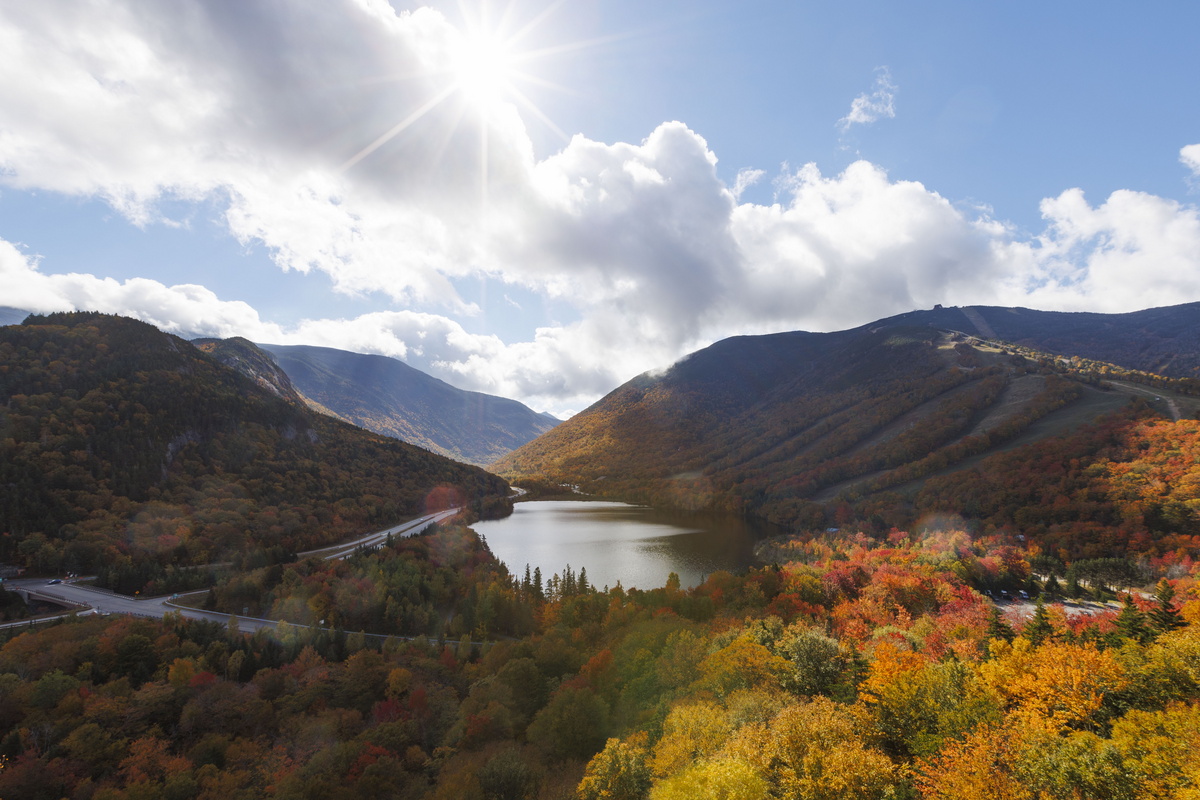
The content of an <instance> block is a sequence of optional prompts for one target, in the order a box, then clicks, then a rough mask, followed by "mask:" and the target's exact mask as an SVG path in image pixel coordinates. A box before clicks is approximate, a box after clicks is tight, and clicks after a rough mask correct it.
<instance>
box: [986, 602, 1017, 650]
mask: <svg viewBox="0 0 1200 800" xmlns="http://www.w3.org/2000/svg"><path fill="white" fill-rule="evenodd" d="M987 638H988V639H989V640H990V639H1003V640H1004V641H1006V642H1011V641H1012V640H1013V639H1015V638H1016V634H1015V633H1014V632H1013V629H1012V626H1011V625H1009V624H1008V623H1007V622H1005V621H1004V617H1003V616H1002V615H1001V614H1000V609H999V608H997V607H996V606H992V611H991V613H990V614H989V615H988V626H987Z"/></svg>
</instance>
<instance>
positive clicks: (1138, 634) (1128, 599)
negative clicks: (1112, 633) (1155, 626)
mask: <svg viewBox="0 0 1200 800" xmlns="http://www.w3.org/2000/svg"><path fill="white" fill-rule="evenodd" d="M1117 633H1118V634H1120V636H1121V638H1122V639H1128V640H1129V641H1131V642H1143V643H1144V642H1145V641H1146V640H1147V639H1148V638H1149V633H1150V631H1149V629H1148V628H1147V626H1146V615H1145V614H1143V613H1142V610H1141V609H1140V608H1138V607H1137V604H1136V603H1134V602H1133V595H1131V594H1127V595H1125V604H1124V605H1123V606H1122V607H1121V613H1120V614H1119V615H1117Z"/></svg>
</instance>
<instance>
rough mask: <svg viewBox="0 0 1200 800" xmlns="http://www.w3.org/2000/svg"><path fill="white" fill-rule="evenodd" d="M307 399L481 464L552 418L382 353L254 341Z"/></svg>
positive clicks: (548, 425) (369, 426) (370, 426)
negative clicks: (460, 386)
mask: <svg viewBox="0 0 1200 800" xmlns="http://www.w3.org/2000/svg"><path fill="white" fill-rule="evenodd" d="M258 347H260V348H261V349H262V350H264V351H265V352H267V353H268V354H270V356H271V358H272V359H274V361H275V363H276V364H277V365H278V366H279V368H280V369H282V370H283V372H284V373H285V374H286V375H287V376H288V378H289V379H290V381H291V383H292V385H293V386H295V387H296V389H297V390H298V391H299V392H300V394H302V395H303V396H304V397H305V398H307V399H308V400H311V401H313V402H315V403H318V404H320V405H321V406H323V407H325V408H328V409H330V410H331V411H333V412H334V413H335V414H336V415H337V416H339V417H340V418H342V419H345V420H347V421H349V422H352V423H354V424H355V425H360V426H361V427H363V428H366V429H367V430H371V431H374V432H375V433H380V434H383V435H385V436H391V437H393V438H397V439H400V440H402V441H406V442H409V443H411V444H416V445H418V446H420V447H424V448H426V449H427V450H430V451H432V452H435V453H439V454H441V455H445V456H448V457H450V458H455V459H457V460H460V461H464V462H466V463H469V464H475V465H477V466H485V465H487V464H490V463H491V462H493V461H495V460H496V459H497V458H499V457H501V456H503V455H504V454H506V453H508V452H510V451H511V450H514V449H516V448H517V447H519V446H521V445H523V444H525V443H526V442H528V441H530V440H532V439H533V438H535V437H536V436H538V435H540V434H541V433H544V432H545V431H547V430H549V429H551V428H552V427H553V426H554V425H555V424H557V423H558V420H556V419H554V417H552V416H550V415H548V414H539V413H538V412H535V411H533V410H532V409H530V408H529V407H528V406H526V405H524V404H523V403H520V402H518V401H516V400H510V399H508V398H504V397H498V396H495V395H489V394H484V393H482V392H470V391H465V390H462V389H458V388H456V387H454V386H451V385H450V384H448V383H446V382H445V381H442V380H440V379H438V378H434V377H433V376H431V375H427V374H426V373H424V372H421V371H420V370H418V369H416V368H415V367H411V366H409V365H408V364H405V363H404V362H403V361H399V360H397V359H394V358H390V357H388V356H380V355H368V354H362V353H353V352H350V351H346V350H338V349H335V348H331V347H316V346H312V345H276V344H259V345H258Z"/></svg>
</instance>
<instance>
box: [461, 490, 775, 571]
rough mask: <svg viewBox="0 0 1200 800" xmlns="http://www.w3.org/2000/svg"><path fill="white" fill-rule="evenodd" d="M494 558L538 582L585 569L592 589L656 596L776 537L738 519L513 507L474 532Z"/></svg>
mask: <svg viewBox="0 0 1200 800" xmlns="http://www.w3.org/2000/svg"><path fill="white" fill-rule="evenodd" d="M471 527H472V528H474V529H475V531H476V532H478V533H479V534H480V535H481V536H483V537H485V538H486V539H487V542H488V545H489V546H490V547H491V549H492V552H493V553H495V554H496V557H497V558H499V559H500V560H501V561H503V562H504V563H505V564H506V565H508V568H509V570H510V571H511V572H512V573H513V574H515V575H517V576H521V575H523V574H524V572H525V565H526V564H528V565H529V568H530V569H533V568H534V567H541V568H542V575H543V577H545V578H549V577H550V576H551V575H553V574H555V573H558V574H561V573H562V571H563V569H564V567H566V565H567V564H570V565H571V568H572V569H573V570H574V571H575V572H579V569H580V568H581V567H586V568H587V577H588V582H589V583H593V584H595V585H596V586H600V587H603V586H606V585H607V586H616V585H617V583H618V582H620V584H621V585H622V586H624V587H625V588H627V589H628V588H632V587H635V586H636V587H637V588H639V589H654V588H657V587H659V586H662V585H664V584H665V583H666V582H667V576H668V575H669V574H671V573H672V572H675V573H677V574H678V575H679V579H680V582H681V583H682V584H683V585H684V586H685V587H688V586H695V585H696V584H698V583H700V581H701V580H703V578H704V576H705V575H708V574H709V573H711V572H715V571H717V570H722V569H723V570H729V571H731V572H736V571H738V570H740V569H744V568H746V567H747V566H750V565H751V564H753V563H754V554H753V547H754V543H755V542H756V541H757V540H758V539H759V538H760V537H762V536H767V535H770V534H771V533H772V532H773V531H768V530H765V526H757V525H753V524H751V523H747V522H746V521H744V520H740V519H736V518H724V517H711V516H697V515H690V514H680V513H672V512H666V511H658V510H655V509H651V508H646V507H644V506H631V505H627V504H625V503H614V502H606V501H573V500H542V501H534V502H528V503H517V504H516V508H515V510H514V511H513V514H512V516H511V517H508V518H506V519H501V520H488V521H485V522H477V523H475V524H474V525H472V526H471Z"/></svg>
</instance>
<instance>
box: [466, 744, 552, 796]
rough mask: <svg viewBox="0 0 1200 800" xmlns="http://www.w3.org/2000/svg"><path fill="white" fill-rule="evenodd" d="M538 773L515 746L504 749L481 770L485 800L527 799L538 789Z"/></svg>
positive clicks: (481, 784) (481, 786)
mask: <svg viewBox="0 0 1200 800" xmlns="http://www.w3.org/2000/svg"><path fill="white" fill-rule="evenodd" d="M537 786H538V776H537V773H536V772H535V771H534V770H533V768H532V767H530V766H529V765H528V764H526V763H525V760H524V759H523V758H521V754H520V753H518V752H517V751H516V749H514V748H509V749H507V750H502V751H501V752H499V753H497V754H496V755H494V756H492V757H491V758H490V759H488V761H487V763H486V764H484V765H483V768H482V769H480V770H479V788H480V790H482V792H483V798H484V800H525V798H529V797H533V796H534V793H535V792H536V791H537Z"/></svg>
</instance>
